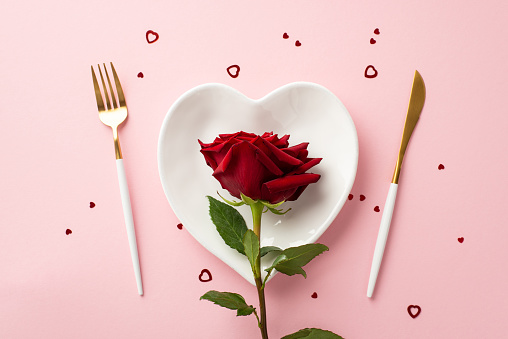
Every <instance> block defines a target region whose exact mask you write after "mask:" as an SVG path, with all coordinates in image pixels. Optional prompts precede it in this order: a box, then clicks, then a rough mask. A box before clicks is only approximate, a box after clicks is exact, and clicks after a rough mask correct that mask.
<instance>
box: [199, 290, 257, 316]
mask: <svg viewBox="0 0 508 339" xmlns="http://www.w3.org/2000/svg"><path fill="white" fill-rule="evenodd" d="M203 299H205V300H209V301H211V302H213V303H214V304H216V305H219V306H222V307H225V308H229V309H230V310H236V316H244V315H249V314H252V313H253V312H254V311H255V310H256V309H255V308H254V307H253V306H252V305H247V303H246V302H245V299H244V298H243V297H242V296H241V295H240V294H237V293H231V292H218V291H213V290H212V291H208V292H206V293H205V294H203V296H201V298H199V300H203Z"/></svg>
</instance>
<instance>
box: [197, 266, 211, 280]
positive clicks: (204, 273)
mask: <svg viewBox="0 0 508 339" xmlns="http://www.w3.org/2000/svg"><path fill="white" fill-rule="evenodd" d="M198 279H199V281H201V282H209V281H212V273H210V271H209V270H207V269H206V268H205V269H203V270H201V273H200V274H199V277H198Z"/></svg>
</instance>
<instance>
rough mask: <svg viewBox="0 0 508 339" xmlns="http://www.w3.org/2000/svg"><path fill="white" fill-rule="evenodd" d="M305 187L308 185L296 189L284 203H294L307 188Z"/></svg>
mask: <svg viewBox="0 0 508 339" xmlns="http://www.w3.org/2000/svg"><path fill="white" fill-rule="evenodd" d="M307 186H309V185H305V186H300V187H298V188H297V189H296V191H295V193H293V195H292V196H290V197H289V198H287V199H286V201H295V200H296V199H298V198H299V197H300V195H301V194H302V193H303V191H305V189H306V188H307Z"/></svg>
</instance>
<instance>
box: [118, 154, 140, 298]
mask: <svg viewBox="0 0 508 339" xmlns="http://www.w3.org/2000/svg"><path fill="white" fill-rule="evenodd" d="M116 169H117V172H118V182H119V183H120V195H121V196H122V207H123V216H124V219H125V226H126V228H127V238H128V240H129V247H130V249H131V257H132V265H133V266H134V274H135V275H136V284H137V285H138V293H139V295H143V284H142V283H141V270H140V268H139V257H138V245H137V242H136V232H135V230H134V220H133V218H132V209H131V198H130V196H129V187H128V186H127V179H126V177H125V169H124V166H123V159H116Z"/></svg>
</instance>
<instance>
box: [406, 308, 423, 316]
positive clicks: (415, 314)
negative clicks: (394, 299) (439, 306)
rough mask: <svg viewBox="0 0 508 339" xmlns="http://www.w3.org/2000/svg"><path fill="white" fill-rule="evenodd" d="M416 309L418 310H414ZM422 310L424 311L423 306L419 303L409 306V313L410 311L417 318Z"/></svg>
mask: <svg viewBox="0 0 508 339" xmlns="http://www.w3.org/2000/svg"><path fill="white" fill-rule="evenodd" d="M414 310H416V311H414ZM421 311H422V308H421V307H420V306H418V305H409V306H408V307H407V313H409V315H410V316H411V318H413V319H414V318H416V317H417V316H419V315H420V312H421Z"/></svg>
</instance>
